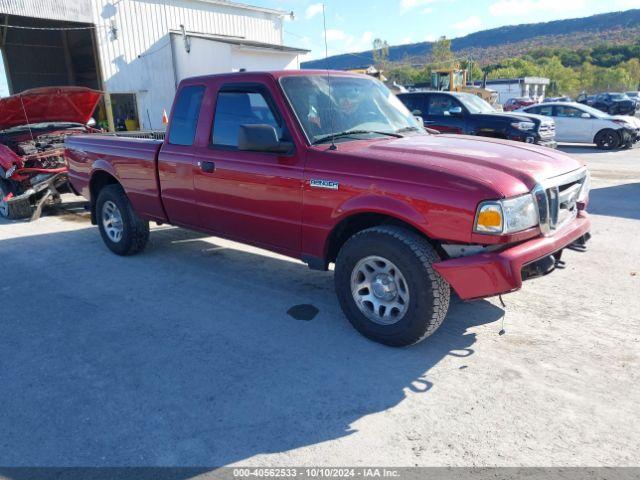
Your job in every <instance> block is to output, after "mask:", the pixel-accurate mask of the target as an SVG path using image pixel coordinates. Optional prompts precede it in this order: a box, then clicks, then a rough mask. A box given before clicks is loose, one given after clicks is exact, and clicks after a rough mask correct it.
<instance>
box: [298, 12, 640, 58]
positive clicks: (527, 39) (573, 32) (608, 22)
mask: <svg viewBox="0 0 640 480" xmlns="http://www.w3.org/2000/svg"><path fill="white" fill-rule="evenodd" d="M638 37H640V8H639V9H631V10H624V11H619V12H609V13H600V14H597V15H591V16H588V17H579V18H570V19H564V20H552V21H549V22H538V23H523V24H519V25H507V26H502V27H497V28H492V29H488V30H481V31H479V32H474V33H470V34H468V35H465V36H463V37H457V38H452V39H451V50H452V51H453V52H454V53H455V54H456V56H472V57H474V59H475V60H476V61H479V62H480V63H481V64H488V63H492V62H496V61H499V60H500V59H501V58H507V57H510V56H517V55H521V54H524V53H526V50H527V49H532V48H538V47H543V46H544V47H559V46H563V47H569V48H574V49H579V48H583V47H587V46H594V45H596V44H598V43H603V42H610V43H624V42H631V41H633V40H635V39H637V38H638ZM433 43H434V42H418V43H412V44H405V45H394V46H390V47H389V61H390V62H392V63H399V62H403V61H406V60H409V62H411V63H412V64H425V63H428V62H427V60H428V57H429V55H430V52H431V48H432V46H433ZM373 63H374V61H373V54H372V51H371V50H365V51H363V52H355V53H345V54H340V55H334V56H331V57H328V58H327V59H317V60H310V61H308V62H303V63H302V64H301V68H330V69H338V70H346V69H353V68H362V67H366V66H369V65H372V64H373Z"/></svg>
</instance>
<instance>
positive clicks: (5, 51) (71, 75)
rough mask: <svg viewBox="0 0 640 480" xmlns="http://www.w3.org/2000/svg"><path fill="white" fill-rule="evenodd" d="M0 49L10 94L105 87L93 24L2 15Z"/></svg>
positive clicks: (0, 17)
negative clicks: (100, 72)
mask: <svg viewBox="0 0 640 480" xmlns="http://www.w3.org/2000/svg"><path fill="white" fill-rule="evenodd" d="M15 27H23V28H15ZM0 50H2V56H3V57H4V67H5V75H6V78H7V83H8V87H9V93H11V94H14V93H18V92H22V91H23V90H27V89H29V88H36V87H52V86H65V85H78V86H82V87H89V88H94V89H98V90H100V89H101V87H102V85H101V81H100V75H99V73H98V63H97V61H96V59H97V54H96V42H95V30H94V28H93V25H92V24H89V23H77V22H63V21H58V20H42V19H37V18H30V17H20V16H16V15H0ZM0 81H1V80H0Z"/></svg>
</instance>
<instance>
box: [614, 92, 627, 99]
mask: <svg viewBox="0 0 640 480" xmlns="http://www.w3.org/2000/svg"><path fill="white" fill-rule="evenodd" d="M611 98H612V99H613V100H629V97H627V96H626V95H625V94H624V93H612V94H611Z"/></svg>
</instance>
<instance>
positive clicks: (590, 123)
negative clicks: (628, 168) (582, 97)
mask: <svg viewBox="0 0 640 480" xmlns="http://www.w3.org/2000/svg"><path fill="white" fill-rule="evenodd" d="M398 98H400V100H401V101H402V102H403V103H404V104H405V105H406V106H407V108H408V109H409V110H411V111H412V112H413V114H414V115H416V116H419V117H421V118H422V120H423V124H424V126H425V127H426V128H430V129H433V130H437V131H439V132H443V133H459V134H465V135H478V136H483V137H493V138H503V139H507V140H516V141H521V142H526V143H535V144H538V145H543V146H547V147H552V148H554V147H555V146H556V145H557V143H556V142H564V143H589V144H595V145H596V146H597V147H598V148H600V149H603V150H614V149H617V148H628V147H631V146H632V145H633V144H634V143H635V142H638V141H639V140H640V119H639V118H637V117H633V116H628V115H627V116H625V115H609V114H607V113H604V112H601V111H600V110H597V109H595V108H593V107H589V106H587V105H583V104H580V103H577V102H568V101H564V100H563V101H557V102H544V103H535V102H534V103H532V104H530V105H528V106H524V107H522V108H520V109H518V110H511V111H508V112H498V111H496V110H495V109H494V108H493V107H492V106H491V105H489V104H488V103H487V102H485V101H483V100H482V99H481V98H478V97H476V96H474V95H470V94H468V93H448V92H412V93H403V94H400V95H398ZM523 103H527V102H523Z"/></svg>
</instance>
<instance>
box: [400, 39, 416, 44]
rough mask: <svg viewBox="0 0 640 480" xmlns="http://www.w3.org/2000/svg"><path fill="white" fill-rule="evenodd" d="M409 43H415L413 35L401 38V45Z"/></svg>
mask: <svg viewBox="0 0 640 480" xmlns="http://www.w3.org/2000/svg"><path fill="white" fill-rule="evenodd" d="M408 43H413V40H412V39H411V37H404V38H403V39H402V40H400V45H407V44H408Z"/></svg>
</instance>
